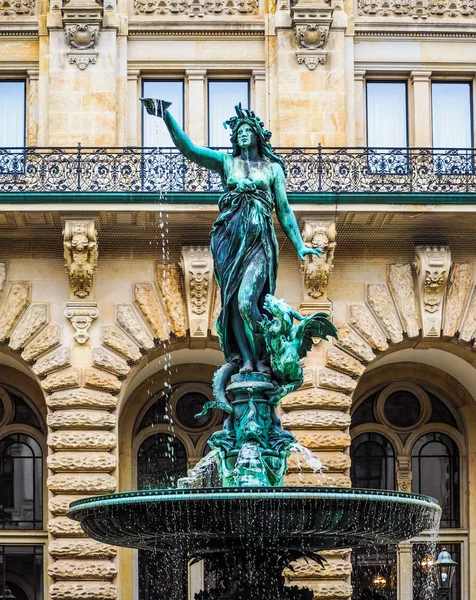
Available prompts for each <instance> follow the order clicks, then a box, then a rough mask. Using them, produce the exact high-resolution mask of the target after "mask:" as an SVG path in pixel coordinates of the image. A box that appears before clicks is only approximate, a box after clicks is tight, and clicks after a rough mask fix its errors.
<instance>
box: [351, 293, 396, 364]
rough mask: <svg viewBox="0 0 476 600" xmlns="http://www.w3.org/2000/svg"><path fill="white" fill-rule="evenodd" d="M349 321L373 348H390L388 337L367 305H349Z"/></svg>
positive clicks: (383, 349) (382, 350)
mask: <svg viewBox="0 0 476 600" xmlns="http://www.w3.org/2000/svg"><path fill="white" fill-rule="evenodd" d="M349 322H350V324H351V325H352V327H353V328H354V329H356V330H357V331H358V332H359V333H360V335H361V336H362V337H363V338H364V340H366V341H367V342H368V343H369V344H370V345H371V346H372V348H376V349H377V350H380V351H381V352H385V350H388V344H387V338H386V336H385V335H384V333H383V331H382V330H381V329H380V326H379V324H378V323H377V321H376V320H375V318H374V316H373V315H372V313H371V312H370V310H369V309H368V308H367V306H365V305H363V304H351V305H350V306H349Z"/></svg>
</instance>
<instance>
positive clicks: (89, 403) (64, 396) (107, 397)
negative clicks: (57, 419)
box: [46, 388, 117, 410]
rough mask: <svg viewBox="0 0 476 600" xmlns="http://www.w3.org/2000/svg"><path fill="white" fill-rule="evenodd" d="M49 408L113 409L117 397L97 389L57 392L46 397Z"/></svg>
mask: <svg viewBox="0 0 476 600" xmlns="http://www.w3.org/2000/svg"><path fill="white" fill-rule="evenodd" d="M46 404H47V406H48V407H49V408H52V409H55V410H65V409H68V408H98V409H103V410H112V409H115V408H116V406H117V397H116V396H112V395H111V394H107V393H105V392H99V391H96V390H85V389H84V388H79V389H73V390H65V391H63V392H56V393H54V394H52V395H51V396H48V397H47V398H46Z"/></svg>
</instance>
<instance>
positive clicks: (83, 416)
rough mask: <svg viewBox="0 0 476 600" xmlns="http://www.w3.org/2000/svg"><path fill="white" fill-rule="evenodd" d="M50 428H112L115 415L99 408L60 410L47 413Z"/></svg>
mask: <svg viewBox="0 0 476 600" xmlns="http://www.w3.org/2000/svg"><path fill="white" fill-rule="evenodd" d="M47 422H48V426H49V427H51V429H54V430H56V429H114V427H115V426H116V417H115V415H113V414H111V413H108V412H104V411H99V410H61V411H57V412H54V413H52V414H49V415H48V417H47Z"/></svg>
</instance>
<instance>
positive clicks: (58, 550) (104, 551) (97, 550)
mask: <svg viewBox="0 0 476 600" xmlns="http://www.w3.org/2000/svg"><path fill="white" fill-rule="evenodd" d="M48 551H49V553H50V554H51V556H53V557H54V558H56V559H60V558H85V559H88V558H99V559H101V558H102V559H104V558H114V557H115V556H116V554H117V550H116V548H114V546H108V545H107V544H103V543H102V542H96V541H95V540H90V539H87V540H82V539H73V540H63V539H58V540H53V541H52V542H50V543H49V544H48Z"/></svg>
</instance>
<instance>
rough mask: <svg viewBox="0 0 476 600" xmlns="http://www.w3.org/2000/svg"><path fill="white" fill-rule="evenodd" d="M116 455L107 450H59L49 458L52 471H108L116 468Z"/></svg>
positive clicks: (48, 461)
mask: <svg viewBox="0 0 476 600" xmlns="http://www.w3.org/2000/svg"><path fill="white" fill-rule="evenodd" d="M116 463H117V461H116V457H115V456H113V455H112V454H109V453H107V452H58V453H56V454H50V456H48V458H47V464H48V468H50V469H51V470H52V471H56V472H58V471H63V472H71V471H74V472H78V471H106V472H110V471H113V470H114V469H115V468H116Z"/></svg>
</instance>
